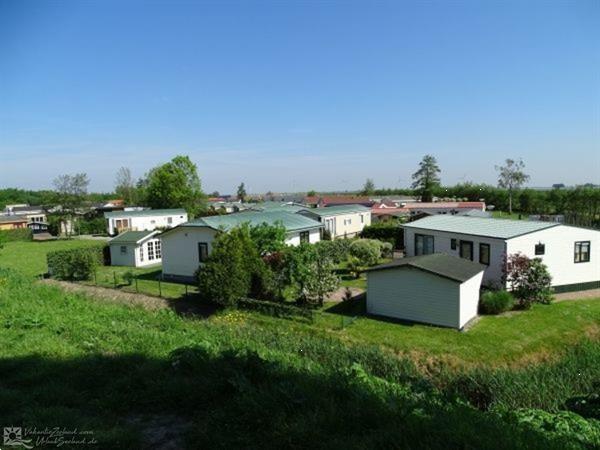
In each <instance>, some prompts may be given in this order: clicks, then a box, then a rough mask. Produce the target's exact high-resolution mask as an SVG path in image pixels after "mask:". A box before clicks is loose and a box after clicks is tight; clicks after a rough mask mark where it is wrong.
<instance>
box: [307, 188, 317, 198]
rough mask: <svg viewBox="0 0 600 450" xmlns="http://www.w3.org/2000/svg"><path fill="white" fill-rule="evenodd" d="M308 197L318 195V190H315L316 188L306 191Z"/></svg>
mask: <svg viewBox="0 0 600 450" xmlns="http://www.w3.org/2000/svg"><path fill="white" fill-rule="evenodd" d="M306 196H307V197H316V196H317V191H315V190H314V189H311V190H310V191H308V192H307V193H306Z"/></svg>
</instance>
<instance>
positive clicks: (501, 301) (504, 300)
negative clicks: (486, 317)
mask: <svg viewBox="0 0 600 450" xmlns="http://www.w3.org/2000/svg"><path fill="white" fill-rule="evenodd" d="M514 306H515V298H514V297H513V296H512V294H511V293H510V292H508V291H488V292H485V293H484V294H483V295H482V296H481V302H480V308H481V312H483V313H484V314H500V313H503V312H505V311H510V310H511V309H513V308H514Z"/></svg>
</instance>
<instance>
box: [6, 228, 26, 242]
mask: <svg viewBox="0 0 600 450" xmlns="http://www.w3.org/2000/svg"><path fill="white" fill-rule="evenodd" d="M31 237H32V233H31V230H30V229H29V228H17V229H15V230H3V231H0V241H4V242H13V241H30V240H31Z"/></svg>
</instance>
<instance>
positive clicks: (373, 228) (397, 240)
mask: <svg viewBox="0 0 600 450" xmlns="http://www.w3.org/2000/svg"><path fill="white" fill-rule="evenodd" d="M360 237H361V238H365V239H378V240H380V241H386V242H390V243H391V244H392V245H393V246H394V248H403V247H404V229H403V228H402V227H401V226H400V225H399V224H398V223H393V222H392V223H386V222H380V223H375V224H373V225H368V226H366V227H364V228H363V230H362V231H361V233H360Z"/></svg>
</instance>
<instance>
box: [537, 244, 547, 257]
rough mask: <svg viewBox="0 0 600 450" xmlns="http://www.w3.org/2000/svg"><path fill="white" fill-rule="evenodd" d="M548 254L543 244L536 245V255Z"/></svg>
mask: <svg viewBox="0 0 600 450" xmlns="http://www.w3.org/2000/svg"><path fill="white" fill-rule="evenodd" d="M545 253H546V245H545V244H542V243H541V242H540V243H539V244H535V254H536V255H544V254H545Z"/></svg>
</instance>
